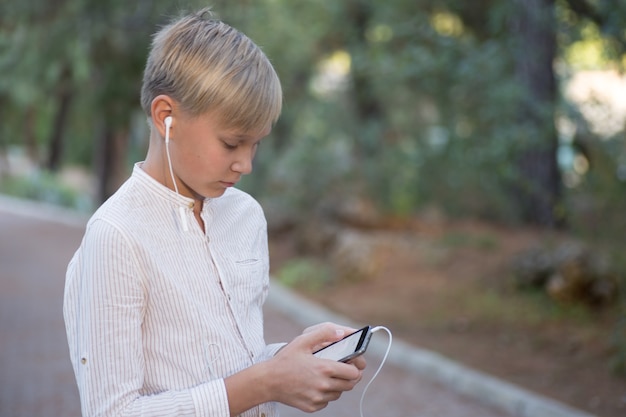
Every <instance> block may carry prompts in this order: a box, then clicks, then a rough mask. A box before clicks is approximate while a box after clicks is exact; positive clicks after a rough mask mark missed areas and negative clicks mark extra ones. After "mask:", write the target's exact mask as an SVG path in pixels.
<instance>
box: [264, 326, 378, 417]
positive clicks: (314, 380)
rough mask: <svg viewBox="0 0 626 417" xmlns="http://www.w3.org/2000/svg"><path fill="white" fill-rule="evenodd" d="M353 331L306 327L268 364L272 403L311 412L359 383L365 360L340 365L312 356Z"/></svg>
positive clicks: (334, 327) (347, 328)
mask: <svg viewBox="0 0 626 417" xmlns="http://www.w3.org/2000/svg"><path fill="white" fill-rule="evenodd" d="M352 331H354V330H353V329H351V328H349V327H343V326H338V325H335V324H332V323H324V324H321V325H316V326H313V327H310V328H308V329H306V330H305V331H304V333H303V334H302V335H300V336H298V337H297V338H295V339H294V340H293V341H292V342H291V343H289V344H288V345H287V346H285V347H284V348H282V349H281V350H280V352H278V353H277V354H276V356H275V357H274V358H272V359H271V360H270V361H269V362H271V369H272V372H273V373H274V375H273V377H272V378H270V380H271V381H272V384H273V385H274V386H273V387H272V391H273V392H274V395H273V397H274V399H275V401H279V402H281V403H283V404H286V405H289V406H292V407H296V408H298V409H300V410H302V411H305V412H309V413H311V412H314V411H318V410H321V409H322V408H324V407H326V406H327V405H328V403H329V402H330V401H334V400H336V399H338V398H339V397H340V396H341V394H342V393H343V392H344V391H349V390H351V389H352V388H354V386H355V385H356V384H357V383H358V382H359V381H360V380H361V377H362V370H363V369H365V366H366V363H365V359H364V358H362V357H359V358H355V359H353V360H352V361H351V362H350V363H341V362H336V361H332V360H328V359H320V358H317V357H315V356H313V355H312V353H313V352H314V351H316V350H318V349H320V348H321V347H323V346H326V345H328V344H330V343H332V342H335V341H337V340H339V339H341V338H343V337H344V336H345V335H347V334H349V333H351V332H352Z"/></svg>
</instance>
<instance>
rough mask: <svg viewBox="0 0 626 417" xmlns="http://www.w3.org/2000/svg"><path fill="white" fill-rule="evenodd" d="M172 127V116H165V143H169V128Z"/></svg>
mask: <svg viewBox="0 0 626 417" xmlns="http://www.w3.org/2000/svg"><path fill="white" fill-rule="evenodd" d="M171 127H172V116H167V117H166V118H165V143H166V144H169V143H170V128H171Z"/></svg>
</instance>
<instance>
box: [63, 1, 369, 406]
mask: <svg viewBox="0 0 626 417" xmlns="http://www.w3.org/2000/svg"><path fill="white" fill-rule="evenodd" d="M210 16H211V15H210V11H209V10H201V11H200V12H198V13H195V14H192V15H188V16H185V17H182V18H181V19H179V20H177V21H174V22H173V23H171V24H170V25H168V26H166V27H164V28H163V29H162V30H160V31H159V32H158V33H157V34H156V36H155V37H154V39H153V43H152V49H151V51H150V55H149V57H148V61H147V65H146V69H145V73H144V80H143V87H142V94H141V103H142V107H143V109H144V111H145V112H146V114H147V116H148V122H149V124H150V128H151V129H150V130H151V134H150V144H149V148H148V152H147V156H146V159H145V161H144V162H141V163H138V164H136V165H135V167H134V170H133V173H132V176H131V177H130V178H129V179H128V180H127V182H126V183H125V184H124V185H122V187H120V189H119V190H118V191H117V192H116V193H115V194H114V195H113V196H112V197H111V198H110V199H109V200H108V201H107V202H105V203H104V204H103V205H102V207H100V208H99V209H98V211H97V212H96V213H95V214H94V215H93V217H92V218H91V219H90V221H89V223H88V225H87V229H86V232H85V236H84V238H83V241H82V243H81V246H80V248H79V249H78V250H77V252H76V254H75V255H74V257H73V258H72V260H71V261H70V264H69V266H68V271H67V277H66V289H65V297H64V316H65V322H66V330H67V335H68V342H69V346H70V356H71V360H72V365H73V367H74V372H75V375H76V379H77V382H78V387H79V392H80V397H81V407H82V412H83V415H85V416H113V415H115V416H117V415H125V416H126V415H128V416H133V415H145V416H182V415H185V416H187V415H189V416H196V415H197V416H236V415H242V416H261V417H270V416H276V415H277V413H276V407H275V402H282V403H284V404H287V405H290V406H293V407H297V408H299V409H301V410H303V411H307V412H312V411H316V410H319V409H321V408H323V407H325V406H326V405H327V403H328V402H329V401H333V400H336V399H337V398H339V396H340V395H341V393H342V392H344V391H346V390H350V389H352V388H353V387H354V385H355V384H356V383H357V382H358V381H359V380H360V379H361V376H362V370H363V369H364V367H365V361H364V360H363V359H362V358H358V359H356V360H354V361H353V362H352V363H350V364H344V363H340V362H334V361H330V360H324V359H319V358H316V357H314V356H313V355H312V354H311V353H312V352H313V351H315V350H316V349H318V348H320V347H322V346H325V345H327V344H329V343H331V342H333V341H335V340H338V339H340V338H341V337H342V336H343V335H344V334H345V333H346V332H348V331H350V330H351V329H348V328H344V327H341V326H337V325H334V324H330V323H326V324H322V325H318V326H314V327H313V328H310V329H307V330H306V331H305V333H303V335H301V336H299V337H297V338H296V339H294V340H293V341H292V342H291V343H289V344H287V345H284V344H274V345H266V344H265V342H264V339H263V317H262V306H263V302H264V301H265V298H266V295H267V291H268V288H269V261H268V248H267V231H266V222H265V218H264V215H263V212H262V210H261V208H260V206H259V205H258V203H257V202H256V201H255V200H254V199H253V198H252V197H250V196H249V195H248V194H246V193H244V192H242V191H239V190H237V189H236V188H234V187H233V186H234V185H235V184H236V183H237V182H238V181H239V180H240V179H241V177H242V176H243V175H246V174H248V173H250V172H251V170H252V160H253V158H254V154H255V152H256V150H257V147H258V146H259V143H260V141H261V140H262V139H263V138H264V137H265V136H267V135H268V134H269V132H270V130H271V127H272V125H273V123H274V122H275V121H276V120H277V118H278V116H279V114H280V111H281V105H282V92H281V87H280V82H279V80H278V77H277V75H276V73H275V71H274V69H273V68H272V65H271V64H270V62H269V60H268V59H267V57H266V56H265V55H264V54H263V53H262V52H261V50H260V49H259V48H258V47H257V46H256V45H255V44H254V43H253V42H252V41H251V40H250V39H248V38H247V37H246V36H245V35H243V34H241V33H240V32H238V31H237V30H235V29H233V28H232V27H230V26H228V25H226V24H224V23H222V22H219V21H216V20H212V19H211V17H210Z"/></svg>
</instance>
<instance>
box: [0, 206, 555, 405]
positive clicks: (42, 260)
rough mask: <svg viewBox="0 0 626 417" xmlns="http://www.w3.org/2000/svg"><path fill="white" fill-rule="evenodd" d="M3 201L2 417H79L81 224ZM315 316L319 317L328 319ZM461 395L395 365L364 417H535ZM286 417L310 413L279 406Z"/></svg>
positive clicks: (297, 320) (288, 327) (296, 329)
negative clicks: (73, 347) (74, 329)
mask: <svg viewBox="0 0 626 417" xmlns="http://www.w3.org/2000/svg"><path fill="white" fill-rule="evenodd" d="M4 203H6V200H2V199H1V198H0V417H22V416H23V417H55V416H63V417H75V416H79V415H80V408H79V402H78V393H77V389H76V385H75V381H74V376H73V373H72V369H71V365H70V362H69V356H68V349H67V342H66V339H65V330H64V325H63V319H62V297H63V285H64V273H65V267H66V265H67V262H68V261H69V259H70V257H71V255H72V253H73V252H74V250H75V249H76V248H77V246H78V245H79V243H80V239H81V237H82V233H83V228H82V226H81V225H82V222H81V221H80V219H76V218H72V217H71V216H68V215H67V213H64V212H61V211H59V212H58V213H56V214H55V212H54V211H52V212H50V211H49V210H48V211H47V212H46V213H43V212H42V211H40V210H39V209H38V208H37V206H34V208H33V206H28V205H24V206H21V205H20V204H18V205H17V206H15V205H11V207H10V208H7V206H6V204H4ZM50 213H52V220H51V217H50ZM276 290H277V291H276V293H278V295H275V296H273V297H272V298H271V299H270V302H269V303H268V307H267V308H266V336H267V341H268V342H274V341H288V340H290V339H291V338H293V337H294V336H295V335H297V334H299V333H300V332H301V330H302V328H303V326H304V321H306V320H307V319H303V318H302V317H297V316H298V314H294V313H292V312H289V308H285V298H289V297H288V296H281V295H280V294H284V292H283V291H282V290H280V289H279V288H276ZM288 301H289V300H288ZM291 302H293V300H291ZM296 302H297V301H296ZM287 304H288V302H287ZM304 307H306V306H305V305H303V308H304ZM312 309H313V310H314V307H313V308H312ZM315 311H316V312H317V313H318V314H317V315H318V316H319V315H320V314H324V313H320V311H321V310H315ZM313 316H314V315H313ZM311 317H312V316H311V315H309V316H308V320H310V318H311ZM330 317H332V315H331V316H330ZM374 337H375V338H377V339H379V340H378V342H381V343H384V342H386V336H385V335H384V333H383V332H381V333H377V334H375V335H374ZM399 343H401V342H399ZM379 345H380V343H379ZM395 345H396V343H395V341H394V346H395ZM380 352H381V349H380V347H378V348H376V344H375V345H374V348H373V349H371V352H369V351H368V353H367V355H368V362H369V365H370V366H369V367H368V370H367V373H366V375H365V378H364V380H365V381H368V380H369V378H371V376H372V374H373V372H374V371H375V369H376V368H377V366H378V363H379V361H380ZM455 378H456V377H455ZM364 385H365V383H361V384H360V386H359V387H357V389H355V390H354V391H352V392H350V393H346V394H344V396H343V397H342V398H341V399H340V400H339V401H337V402H334V403H332V404H330V405H329V406H328V407H327V408H326V409H324V410H322V411H320V412H319V413H317V414H315V415H316V416H319V417H331V416H332V417H344V416H345V417H348V416H350V417H354V416H359V400H360V398H361V392H362V389H363V388H364ZM458 391H459V390H456V391H455V390H453V389H451V388H450V386H448V385H443V384H439V383H437V382H433V380H432V379H428V378H424V377H423V376H419V374H416V373H415V372H414V371H412V369H411V367H408V366H402V365H401V364H400V366H398V365H397V364H394V363H393V361H390V363H389V364H387V365H385V367H384V368H383V369H382V371H381V373H380V374H379V376H378V377H377V379H376V380H375V381H374V382H373V384H372V385H371V386H370V388H369V391H368V395H367V397H366V398H365V401H364V417H370V416H371V417H381V416H383V417H387V416H389V417H395V416H397V417H401V416H402V417H413V416H421V417H430V416H432V417H435V416H441V417H455V416H458V417H474V416H475V417H478V416H480V417H507V416H512V415H520V416H521V415H532V414H524V413H510V412H505V411H502V410H506V407H504V408H503V407H498V408H495V407H489V406H486V405H484V404H486V403H488V402H485V401H479V400H477V399H476V398H477V397H473V398H470V397H468V396H463V395H461V394H458V393H457V392H458ZM460 392H463V391H462V390H461V391H460ZM281 415H282V416H283V417H298V416H304V415H308V414H305V413H302V412H299V411H298V410H294V409H291V408H289V407H281ZM550 415H553V414H550ZM554 415H555V416H556V415H559V414H554ZM536 416H539V414H536Z"/></svg>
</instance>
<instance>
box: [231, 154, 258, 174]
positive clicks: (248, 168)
mask: <svg viewBox="0 0 626 417" xmlns="http://www.w3.org/2000/svg"><path fill="white" fill-rule="evenodd" d="M253 160H254V152H250V151H248V150H246V151H245V152H241V153H240V155H237V159H236V160H235V162H233V165H232V170H233V171H235V172H238V173H240V174H241V175H247V174H249V173H251V172H252V161H253Z"/></svg>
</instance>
